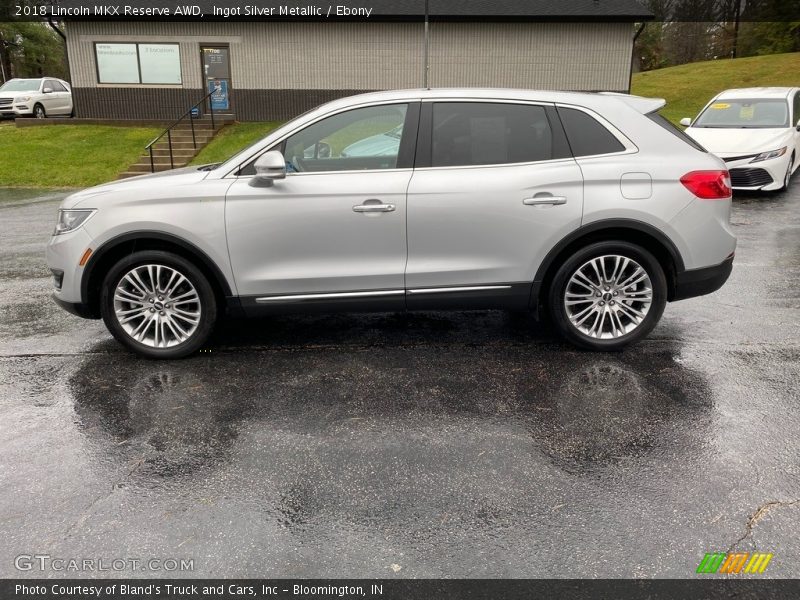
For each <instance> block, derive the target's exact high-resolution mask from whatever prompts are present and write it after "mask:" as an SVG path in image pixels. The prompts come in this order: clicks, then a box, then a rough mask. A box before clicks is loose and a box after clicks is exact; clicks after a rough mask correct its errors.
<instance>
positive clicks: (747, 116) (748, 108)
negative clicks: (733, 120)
mask: <svg viewBox="0 0 800 600" xmlns="http://www.w3.org/2000/svg"><path fill="white" fill-rule="evenodd" d="M755 110H756V107H755V106H753V105H752V104H751V105H744V106H742V108H740V109H739V118H740V119H741V120H742V121H751V120H752V119H753V114H754V113H755Z"/></svg>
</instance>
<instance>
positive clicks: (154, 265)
mask: <svg viewBox="0 0 800 600" xmlns="http://www.w3.org/2000/svg"><path fill="white" fill-rule="evenodd" d="M100 311H101V314H102V316H103V320H104V321H105V324H106V327H108V329H109V331H110V332H111V333H112V334H113V335H114V337H115V338H117V340H119V341H120V342H122V343H123V344H124V345H125V346H127V347H128V348H130V349H131V350H133V351H135V352H137V353H139V354H142V355H144V356H147V357H149V358H181V357H184V356H188V355H189V354H191V353H193V352H195V351H197V350H198V349H200V347H201V346H202V345H203V344H204V343H205V341H206V340H207V339H208V336H209V335H210V334H211V331H212V329H213V328H214V323H215V321H216V318H217V306H216V299H215V297H214V290H213V289H212V288H211V285H210V284H209V282H208V280H207V279H206V277H205V275H203V273H202V272H201V271H200V270H199V269H198V268H197V267H195V266H194V265H193V264H192V263H191V262H189V261H188V260H186V259H184V258H183V257H181V256H177V255H175V254H171V253H169V252H162V251H143V252H136V253H134V254H132V255H130V256H127V257H125V258H124V259H122V260H121V261H119V262H118V263H117V264H116V265H114V266H113V267H112V268H111V270H110V271H109V272H108V275H106V278H105V281H104V282H103V288H102V292H101V303H100Z"/></svg>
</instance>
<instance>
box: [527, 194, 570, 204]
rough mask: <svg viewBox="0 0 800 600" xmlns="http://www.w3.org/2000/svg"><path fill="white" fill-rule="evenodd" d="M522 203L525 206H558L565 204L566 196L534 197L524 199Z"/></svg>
mask: <svg viewBox="0 0 800 600" xmlns="http://www.w3.org/2000/svg"><path fill="white" fill-rule="evenodd" d="M522 203H523V204H524V205H525V206H544V205H547V204H551V205H558V204H566V203H567V197H566V196H534V197H533V198H525V199H524V200H523V201H522Z"/></svg>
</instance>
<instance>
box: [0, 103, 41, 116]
mask: <svg viewBox="0 0 800 600" xmlns="http://www.w3.org/2000/svg"><path fill="white" fill-rule="evenodd" d="M32 114H33V107H32V106H28V105H27V104H22V105H12V106H2V107H0V115H2V116H3V117H6V118H9V117H11V118H14V117H29V116H31V115H32Z"/></svg>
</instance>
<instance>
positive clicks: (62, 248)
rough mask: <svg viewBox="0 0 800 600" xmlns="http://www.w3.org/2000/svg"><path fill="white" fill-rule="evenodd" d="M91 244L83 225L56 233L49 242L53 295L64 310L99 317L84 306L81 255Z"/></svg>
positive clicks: (49, 265)
mask: <svg viewBox="0 0 800 600" xmlns="http://www.w3.org/2000/svg"><path fill="white" fill-rule="evenodd" d="M91 247H92V238H91V237H90V236H89V234H88V233H87V232H86V230H85V229H84V228H83V227H79V228H78V229H76V230H75V231H70V232H68V233H64V234H61V235H54V236H52V237H51V238H50V242H49V243H48V244H47V266H48V267H49V268H50V270H51V271H52V272H53V287H54V290H53V298H54V299H55V301H56V303H57V304H58V305H59V306H60V307H61V308H63V309H64V310H66V311H68V312H70V313H72V314H74V315H78V316H80V317H84V318H96V316H95V315H91V314H90V313H89V312H88V306H87V307H84V305H83V298H82V297H81V280H82V278H83V270H84V268H83V267H82V266H80V259H81V256H82V255H83V253H84V252H85V251H86V250H87V248H91ZM59 284H60V285H59Z"/></svg>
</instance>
